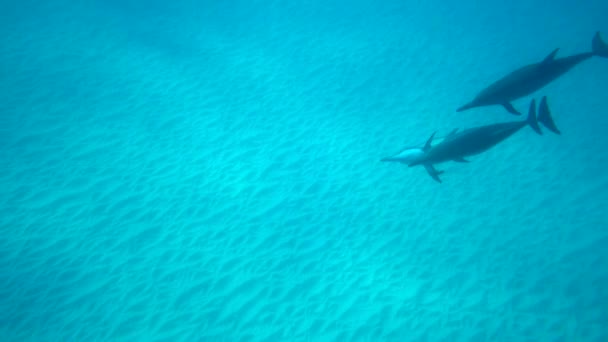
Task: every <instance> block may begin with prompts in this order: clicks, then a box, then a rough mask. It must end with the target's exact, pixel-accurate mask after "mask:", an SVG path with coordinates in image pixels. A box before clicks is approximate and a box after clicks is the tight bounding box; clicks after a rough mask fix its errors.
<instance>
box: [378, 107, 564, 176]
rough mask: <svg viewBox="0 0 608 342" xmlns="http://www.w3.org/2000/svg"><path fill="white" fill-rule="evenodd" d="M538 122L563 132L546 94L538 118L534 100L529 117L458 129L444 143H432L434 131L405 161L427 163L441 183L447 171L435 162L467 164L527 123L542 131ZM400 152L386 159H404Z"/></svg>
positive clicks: (427, 169) (555, 130)
mask: <svg viewBox="0 0 608 342" xmlns="http://www.w3.org/2000/svg"><path fill="white" fill-rule="evenodd" d="M538 122H540V123H542V124H543V126H545V127H546V128H547V129H549V130H550V131H552V132H554V133H556V134H561V132H560V131H559V129H558V128H557V126H556V125H555V122H554V121H553V118H552V117H551V113H550V111H549V106H548V105H547V98H546V97H543V98H542V101H541V103H540V106H539V115H538V117H537V116H536V102H535V101H534V100H532V101H531V102H530V109H529V112H528V118H527V119H526V120H522V121H513V122H505V123H499V124H493V125H487V126H480V127H475V128H470V129H467V130H464V131H462V132H457V131H456V130H454V131H452V133H450V134H449V135H448V136H446V137H445V138H444V140H443V141H442V142H440V143H439V144H435V145H432V142H433V137H434V136H435V133H433V134H432V135H431V137H430V138H429V139H428V140H427V142H426V144H425V145H424V147H422V148H421V150H422V153H418V152H417V151H413V152H411V153H408V155H407V158H404V160H407V161H406V163H407V164H408V166H409V167H412V166H416V165H423V166H424V168H425V169H426V171H427V172H428V174H429V175H430V176H431V177H432V178H433V179H434V180H435V181H437V182H440V183H441V179H440V178H439V175H441V174H442V173H443V171H437V170H436V169H435V167H434V164H439V163H443V162H447V161H456V162H464V163H466V162H468V160H466V159H465V157H468V156H473V155H476V154H480V153H482V152H484V151H487V150H488V149H490V148H491V147H493V146H495V145H497V144H498V143H500V142H502V141H504V140H505V139H507V138H508V137H510V136H512V135H513V134H515V133H516V132H517V131H519V130H520V129H522V128H523V127H525V126H527V125H530V127H532V129H533V130H534V131H535V132H536V133H538V134H542V131H541V129H540V126H539V125H538ZM400 154H401V153H400ZM400 154H398V155H397V156H394V157H389V158H385V159H387V160H386V161H401V160H399V158H398V156H399V155H400Z"/></svg>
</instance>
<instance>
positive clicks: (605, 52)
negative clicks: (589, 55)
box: [591, 31, 608, 58]
mask: <svg viewBox="0 0 608 342" xmlns="http://www.w3.org/2000/svg"><path fill="white" fill-rule="evenodd" d="M591 47H592V51H593V54H594V55H596V56H600V57H604V58H608V44H606V42H604V40H602V36H601V35H600V31H597V32H596V33H595V36H593V41H592V42H591Z"/></svg>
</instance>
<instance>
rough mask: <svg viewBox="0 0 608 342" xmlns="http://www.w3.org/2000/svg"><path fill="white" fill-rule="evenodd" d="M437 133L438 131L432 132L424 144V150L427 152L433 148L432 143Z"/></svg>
mask: <svg viewBox="0 0 608 342" xmlns="http://www.w3.org/2000/svg"><path fill="white" fill-rule="evenodd" d="M435 133H437V132H433V134H431V137H430V138H429V139H428V140H427V141H426V144H424V148H423V150H424V152H427V151H428V150H430V149H431V143H432V142H433V137H435Z"/></svg>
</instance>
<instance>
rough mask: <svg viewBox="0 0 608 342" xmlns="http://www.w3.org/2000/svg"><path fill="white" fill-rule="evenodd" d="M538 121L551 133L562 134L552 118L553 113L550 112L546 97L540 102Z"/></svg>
mask: <svg viewBox="0 0 608 342" xmlns="http://www.w3.org/2000/svg"><path fill="white" fill-rule="evenodd" d="M538 121H540V123H542V124H543V126H545V127H547V129H548V130H550V131H551V132H553V133H555V134H562V132H560V131H559V129H558V128H557V126H556V125H555V122H554V121H553V118H552V117H551V111H550V110H549V105H548V104H547V97H546V96H543V99H542V100H541V101H540V106H538Z"/></svg>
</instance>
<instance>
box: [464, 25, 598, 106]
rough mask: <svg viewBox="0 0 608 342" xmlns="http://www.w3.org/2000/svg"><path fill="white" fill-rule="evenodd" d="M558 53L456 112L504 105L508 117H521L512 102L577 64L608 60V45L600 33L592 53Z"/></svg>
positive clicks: (504, 80) (495, 85)
mask: <svg viewBox="0 0 608 342" xmlns="http://www.w3.org/2000/svg"><path fill="white" fill-rule="evenodd" d="M557 51H559V49H555V50H553V52H551V53H550V54H549V55H548V56H547V57H545V59H544V60H543V61H542V62H540V63H534V64H530V65H526V66H524V67H522V68H519V69H517V70H515V71H513V72H511V73H510V74H508V75H506V76H505V77H503V78H501V79H500V80H498V81H496V82H494V83H492V84H491V85H489V86H488V87H487V88H485V89H483V90H482V91H481V92H480V93H479V94H477V96H476V97H475V98H474V99H473V101H471V102H469V103H467V104H465V105H464V106H462V107H460V108H458V109H457V111H458V112H462V111H464V110H467V109H470V108H474V107H482V106H490V105H502V106H503V107H505V109H506V110H507V111H508V112H509V113H511V114H515V115H520V114H521V113H520V112H518V111H517V109H515V108H514V107H513V105H512V104H511V101H513V100H516V99H519V98H521V97H524V96H526V95H530V94H532V93H533V92H535V91H537V90H539V89H540V88H542V87H544V86H546V85H547V84H549V83H551V82H552V81H553V80H555V79H557V78H559V77H560V76H561V75H563V74H565V73H566V72H567V71H568V70H570V69H572V68H573V67H574V66H576V65H577V64H579V63H581V62H582V61H585V60H587V59H589V58H591V57H593V56H599V57H604V58H608V44H606V43H605V42H604V41H603V40H602V37H601V36H600V32H599V31H598V32H596V33H595V36H594V37H593V40H592V42H591V52H585V53H579V54H577V55H573V56H568V57H564V58H555V55H556V54H557Z"/></svg>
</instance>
